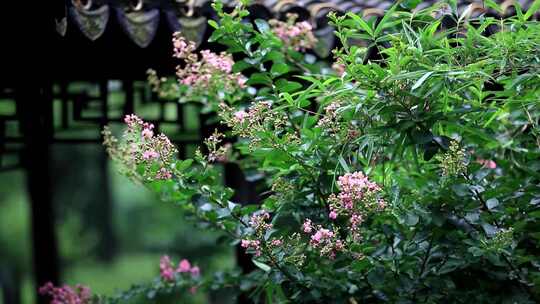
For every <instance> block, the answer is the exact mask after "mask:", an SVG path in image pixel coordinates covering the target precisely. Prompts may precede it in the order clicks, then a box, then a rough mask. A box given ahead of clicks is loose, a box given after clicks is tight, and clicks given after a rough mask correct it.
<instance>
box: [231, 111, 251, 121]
mask: <svg viewBox="0 0 540 304" xmlns="http://www.w3.org/2000/svg"><path fill="white" fill-rule="evenodd" d="M247 116H248V113H247V112H246V111H244V110H240V111H236V112H234V117H235V118H236V119H237V120H238V122H240V123H243V122H244V120H245V118H246V117H247Z"/></svg>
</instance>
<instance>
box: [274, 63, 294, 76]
mask: <svg viewBox="0 0 540 304" xmlns="http://www.w3.org/2000/svg"><path fill="white" fill-rule="evenodd" d="M289 71H290V68H289V65H287V64H286V63H274V64H273V65H272V69H270V73H272V76H281V75H283V74H285V73H287V72H289Z"/></svg>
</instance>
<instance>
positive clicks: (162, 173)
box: [156, 168, 172, 179]
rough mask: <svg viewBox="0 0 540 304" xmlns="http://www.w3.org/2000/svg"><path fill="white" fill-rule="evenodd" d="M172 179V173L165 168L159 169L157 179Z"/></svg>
mask: <svg viewBox="0 0 540 304" xmlns="http://www.w3.org/2000/svg"><path fill="white" fill-rule="evenodd" d="M171 177H172V173H171V172H170V171H169V170H167V169H165V168H161V169H159V171H158V172H157V174H156V178H157V179H170V178H171Z"/></svg>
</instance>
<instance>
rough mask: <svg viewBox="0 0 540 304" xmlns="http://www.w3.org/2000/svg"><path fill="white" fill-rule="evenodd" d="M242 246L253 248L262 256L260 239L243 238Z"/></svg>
mask: <svg viewBox="0 0 540 304" xmlns="http://www.w3.org/2000/svg"><path fill="white" fill-rule="evenodd" d="M240 246H242V248H245V249H252V250H253V251H254V252H255V256H257V257H259V256H261V254H262V251H261V242H260V241H259V240H247V239H246V240H242V241H241V243H240Z"/></svg>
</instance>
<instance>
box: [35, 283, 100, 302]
mask: <svg viewBox="0 0 540 304" xmlns="http://www.w3.org/2000/svg"><path fill="white" fill-rule="evenodd" d="M39 293H40V294H42V295H48V296H50V297H51V302H50V304H89V303H90V302H91V299H92V295H91V292H90V288H88V287H85V286H82V285H76V286H75V288H71V287H70V286H68V285H64V286H62V287H54V285H53V284H52V283H51V282H48V283H46V284H45V285H43V286H42V287H40V288H39Z"/></svg>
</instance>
